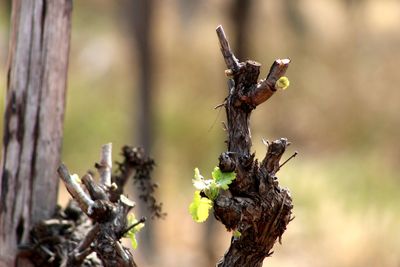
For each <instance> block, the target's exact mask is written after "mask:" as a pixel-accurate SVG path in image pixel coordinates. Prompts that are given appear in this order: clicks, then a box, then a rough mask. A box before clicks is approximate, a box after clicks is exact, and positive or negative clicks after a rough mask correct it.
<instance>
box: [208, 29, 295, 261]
mask: <svg viewBox="0 0 400 267" xmlns="http://www.w3.org/2000/svg"><path fill="white" fill-rule="evenodd" d="M217 35H218V38H219V41H220V45H221V52H222V55H223V56H224V60H225V63H226V66H227V67H228V70H226V71H225V73H226V74H227V76H228V77H229V80H228V89H229V91H228V97H227V98H226V100H225V103H224V106H225V109H226V115H227V120H228V124H227V132H228V140H227V144H228V151H227V152H224V153H223V154H221V156H220V158H219V167H220V169H221V170H222V171H223V172H232V171H235V172H236V179H235V180H234V181H233V183H232V184H231V185H230V186H229V191H228V192H226V193H225V194H221V195H220V196H219V197H218V198H217V199H216V200H215V202H214V215H215V217H216V218H217V219H218V220H219V221H221V222H222V223H223V224H224V225H225V227H226V228H227V229H228V230H236V231H239V232H240V233H241V235H240V237H232V240H231V245H230V248H229V249H228V251H227V252H226V253H225V255H224V257H223V258H222V259H221V260H220V262H218V264H217V266H219V267H235V266H238V267H239V266H241V267H247V266H249V267H250V266H251V267H258V266H262V263H263V260H264V259H265V257H268V256H270V255H271V254H272V253H273V252H271V249H272V247H273V245H274V244H275V242H276V240H277V239H279V241H280V239H281V236H282V234H283V233H284V231H285V230H286V226H287V224H288V223H289V222H290V221H291V219H292V218H291V210H292V208H293V206H292V199H291V196H290V193H289V190H287V189H284V188H281V187H280V186H279V185H278V181H277V177H276V176H275V175H276V173H277V171H278V170H279V168H280V167H279V160H280V159H281V156H282V155H283V153H284V152H285V149H286V147H287V146H288V145H289V142H288V141H287V139H285V138H281V139H279V140H277V141H274V142H272V143H269V144H268V150H267V153H266V156H265V158H264V159H263V160H262V162H261V163H259V162H258V160H257V159H254V157H255V154H252V153H251V135H250V130H249V126H250V125H249V122H250V115H251V112H252V111H253V110H254V109H255V108H256V107H257V106H258V105H260V104H261V103H263V102H265V101H266V100H267V99H268V98H270V97H271V96H272V95H273V94H274V93H275V92H276V90H277V89H276V88H275V83H276V82H277V81H278V79H279V78H280V77H282V76H283V75H284V74H285V72H286V69H287V68H288V65H289V62H290V60H288V59H277V60H275V62H274V63H273V65H272V67H271V69H270V71H269V74H268V76H267V77H266V79H265V80H261V81H258V76H259V74H260V67H261V64H259V63H257V62H255V61H246V62H239V60H238V59H237V58H236V57H235V56H234V54H233V53H232V51H231V49H230V46H229V43H228V41H227V39H226V36H225V33H224V31H223V29H222V27H221V26H219V27H218V28H217Z"/></svg>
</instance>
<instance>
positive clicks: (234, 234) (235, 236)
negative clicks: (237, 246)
mask: <svg viewBox="0 0 400 267" xmlns="http://www.w3.org/2000/svg"><path fill="white" fill-rule="evenodd" d="M232 235H233V237H234V238H237V239H238V238H240V237H241V236H242V233H241V232H239V231H238V230H235V231H233V233H232Z"/></svg>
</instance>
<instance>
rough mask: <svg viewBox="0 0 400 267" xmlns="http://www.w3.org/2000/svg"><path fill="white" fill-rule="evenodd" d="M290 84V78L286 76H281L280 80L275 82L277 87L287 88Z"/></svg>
mask: <svg viewBox="0 0 400 267" xmlns="http://www.w3.org/2000/svg"><path fill="white" fill-rule="evenodd" d="M289 85H290V82H289V79H288V78H287V77H285V76H282V77H280V78H279V80H277V81H276V83H275V89H276V90H278V89H282V90H285V89H286V88H288V87H289Z"/></svg>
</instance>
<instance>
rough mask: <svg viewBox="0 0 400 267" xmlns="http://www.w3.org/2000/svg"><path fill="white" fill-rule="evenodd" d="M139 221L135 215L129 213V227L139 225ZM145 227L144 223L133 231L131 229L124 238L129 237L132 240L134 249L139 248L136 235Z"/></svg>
mask: <svg viewBox="0 0 400 267" xmlns="http://www.w3.org/2000/svg"><path fill="white" fill-rule="evenodd" d="M138 222H139V221H138V220H137V219H136V217H135V214H133V213H129V214H128V225H134V224H137V223H138ZM143 227H144V223H139V224H138V225H136V226H135V227H133V228H132V229H130V230H129V231H128V232H127V233H126V234H125V235H124V237H128V238H129V239H130V240H131V244H132V248H133V249H136V248H137V246H138V243H137V240H136V234H137V233H138V232H139V231H140V230H141V229H142V228H143Z"/></svg>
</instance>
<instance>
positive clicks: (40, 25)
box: [0, 0, 72, 267]
mask: <svg viewBox="0 0 400 267" xmlns="http://www.w3.org/2000/svg"><path fill="white" fill-rule="evenodd" d="M71 12H72V1H71V0H52V1H48V0H14V1H13V2H12V18H11V31H10V47H9V59H8V80H7V97H6V110H5V119H4V139H3V150H2V161H1V169H0V188H1V190H0V244H1V246H0V247H1V248H0V267H10V266H29V264H28V263H27V261H26V260H23V259H21V257H18V246H20V245H23V244H24V243H25V242H26V241H28V237H29V230H30V228H31V226H32V225H33V224H34V223H36V222H38V221H39V220H42V219H46V218H49V217H51V216H52V215H53V213H54V211H55V208H56V204H57V188H58V179H57V171H56V170H57V167H58V165H59V163H60V152H61V143H62V134H63V120H64V108H65V95H66V80H67V69H68V54H69V44H70V30H71Z"/></svg>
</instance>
